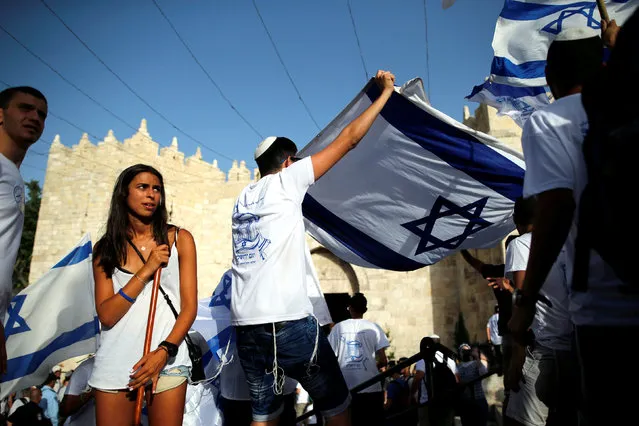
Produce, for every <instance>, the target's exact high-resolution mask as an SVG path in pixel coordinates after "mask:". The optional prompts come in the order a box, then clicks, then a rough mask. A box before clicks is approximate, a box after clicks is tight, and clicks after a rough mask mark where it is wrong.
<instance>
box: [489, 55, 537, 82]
mask: <svg viewBox="0 0 639 426" xmlns="http://www.w3.org/2000/svg"><path fill="white" fill-rule="evenodd" d="M490 73H491V74H494V75H499V76H502V77H516V78H541V77H544V78H545V77H546V61H529V62H524V63H522V64H519V65H517V64H514V63H513V62H511V61H510V60H509V59H507V58H503V57H501V56H495V57H494V58H493V63H492V65H491V66H490Z"/></svg>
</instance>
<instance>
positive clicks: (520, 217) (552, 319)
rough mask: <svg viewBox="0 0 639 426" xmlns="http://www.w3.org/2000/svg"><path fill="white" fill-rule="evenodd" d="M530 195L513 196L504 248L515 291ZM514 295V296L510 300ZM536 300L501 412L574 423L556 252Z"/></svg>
mask: <svg viewBox="0 0 639 426" xmlns="http://www.w3.org/2000/svg"><path fill="white" fill-rule="evenodd" d="M536 201H537V200H536V198H535V197H530V198H528V199H522V198H519V199H517V200H516V202H515V212H514V215H513V217H514V220H515V223H516V225H517V230H518V231H519V233H520V234H521V235H520V236H519V237H517V238H516V239H514V240H513V241H512V242H511V243H510V245H509V246H508V249H507V250H506V266H505V272H506V279H507V280H509V281H510V285H509V286H508V288H512V289H515V290H514V291H515V293H516V294H518V292H519V289H521V288H522V286H523V282H524V279H525V276H526V268H527V264H528V257H529V253H530V242H531V236H532V233H531V232H532V231H533V230H534V228H533V216H534V211H535V208H536ZM516 297H517V296H515V300H517V299H516ZM539 299H540V300H538V301H537V303H536V312H535V319H534V321H533V323H532V326H531V331H532V335H531V337H533V335H534V340H531V341H529V342H527V346H522V345H520V344H519V343H516V345H515V348H514V349H515V350H514V351H513V353H514V354H515V357H514V359H513V361H512V371H511V374H510V375H509V376H510V377H511V379H512V381H511V383H509V384H510V388H511V389H512V390H513V391H512V392H511V393H510V396H509V401H508V404H507V408H506V411H505V414H506V416H507V417H508V418H509V419H510V420H511V421H510V423H511V424H512V425H513V426H514V425H526V426H544V425H546V424H561V425H565V426H571V425H575V426H576V420H577V417H576V415H577V412H576V405H575V403H574V401H573V400H571V399H570V398H571V397H572V395H574V393H575V392H576V390H577V388H576V387H573V385H574V382H575V379H576V378H575V377H574V375H572V374H570V372H571V371H573V369H572V365H573V364H574V362H572V360H571V349H572V338H573V333H572V323H571V321H570V315H569V313H568V287H567V283H566V263H565V259H564V256H563V255H560V256H559V257H558V259H557V261H556V262H555V263H554V265H553V267H552V268H551V270H550V273H549V274H548V277H547V278H546V282H545V283H544V286H543V288H542V290H541V292H540V296H539Z"/></svg>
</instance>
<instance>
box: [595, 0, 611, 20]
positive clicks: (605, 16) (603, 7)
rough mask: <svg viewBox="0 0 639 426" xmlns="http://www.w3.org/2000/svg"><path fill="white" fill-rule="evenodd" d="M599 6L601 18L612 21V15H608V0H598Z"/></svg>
mask: <svg viewBox="0 0 639 426" xmlns="http://www.w3.org/2000/svg"><path fill="white" fill-rule="evenodd" d="M597 7H598V8H599V15H601V19H603V20H604V21H606V22H610V16H608V9H606V0H597Z"/></svg>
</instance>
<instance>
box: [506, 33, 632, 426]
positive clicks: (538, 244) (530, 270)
mask: <svg viewBox="0 0 639 426" xmlns="http://www.w3.org/2000/svg"><path fill="white" fill-rule="evenodd" d="M633 49H635V50H634V51H633V55H636V45H635V46H634V47H633ZM613 54H614V51H613ZM602 62H603V42H602V40H601V38H600V37H599V36H598V35H597V34H595V33H593V32H592V31H591V30H589V29H581V28H580V29H572V30H570V31H564V32H562V33H561V34H560V35H559V36H558V37H557V39H555V40H554V41H553V42H552V44H551V45H550V48H549V50H548V55H547V61H546V80H547V82H548V85H549V86H550V89H551V91H552V94H553V96H554V97H555V99H556V100H555V102H553V103H552V104H550V105H549V106H548V107H546V108H545V109H543V110H539V111H536V112H534V113H533V114H532V115H531V116H530V118H529V119H528V121H527V122H526V124H525V126H524V128H523V133H522V147H523V151H524V157H525V159H526V175H525V178H524V191H523V195H524V197H531V196H536V198H537V208H536V210H535V216H534V219H533V230H532V235H531V243H530V249H529V250H530V252H529V256H528V261H527V263H526V267H525V277H524V278H523V282H522V285H521V288H519V289H516V290H515V292H514V294H513V304H514V306H513V312H512V317H511V319H510V322H509V327H510V330H511V331H512V336H513V338H514V339H515V340H516V341H517V342H518V344H519V345H525V344H526V336H527V333H528V331H529V329H530V328H531V325H532V323H533V318H534V317H535V311H536V306H535V305H536V302H537V300H538V299H539V294H540V290H541V289H542V286H543V288H544V289H547V287H546V285H545V282H546V279H547V277H548V276H549V272H550V271H551V268H552V267H553V264H554V263H555V262H556V260H557V259H558V256H559V255H560V252H562V249H563V250H564V254H565V256H566V258H565V259H566V275H567V276H566V283H568V287H570V283H571V282H572V281H573V280H572V278H573V277H572V275H573V267H574V265H575V259H576V257H575V247H576V246H575V241H576V229H577V226H576V225H577V223H578V221H577V217H576V216H577V215H576V214H575V212H577V211H579V210H578V206H579V205H580V202H581V201H582V199H581V195H582V193H583V191H584V188H585V187H586V184H587V183H588V173H587V169H586V164H585V160H584V155H583V143H584V138H585V136H586V133H587V131H588V128H589V120H588V115H587V114H586V111H585V109H584V106H583V101H584V98H582V95H581V92H582V88H583V87H584V85H585V84H587V82H589V81H591V80H592V79H594V78H597V75H598V73H599V72H600V70H601V69H602ZM605 102H606V103H607V102H608V99H606V100H605ZM606 107H607V108H614V107H615V105H614V104H609V105H606ZM628 226H632V224H628ZM520 238H521V237H520ZM620 238H621V236H620ZM590 271H591V279H590V282H589V284H588V285H589V286H590V289H589V291H585V292H584V291H575V289H573V288H568V289H567V290H568V293H569V294H568V301H569V315H570V320H571V321H572V323H573V324H574V325H575V331H576V339H575V341H576V342H577V344H576V352H577V353H579V354H580V355H581V351H582V350H583V349H584V348H587V351H588V352H589V356H590V354H592V357H593V358H592V361H593V363H592V365H584V364H583V358H582V359H580V360H579V361H580V363H581V365H579V366H578V367H579V369H580V370H581V372H582V376H583V377H582V378H583V379H587V380H584V381H582V382H581V388H582V389H583V390H585V389H587V388H589V387H591V386H593V385H594V387H593V389H591V390H592V391H595V392H596V394H597V395H598V397H597V398H595V399H592V400H589V401H586V402H584V403H583V407H584V408H585V409H587V410H591V409H595V410H599V411H602V413H604V414H605V415H604V417H603V418H601V419H600V420H602V421H594V422H591V421H592V419H589V420H590V421H589V422H588V423H587V424H589V425H595V424H597V425H599V424H624V423H626V422H625V421H623V422H618V421H615V420H614V419H616V418H617V417H615V416H616V415H617V414H618V413H619V411H620V410H619V408H621V407H620V405H622V404H621V403H620V400H623V399H620V398H619V397H620V396H621V395H623V394H626V397H627V398H628V401H631V404H632V403H634V395H635V394H636V389H635V386H636V385H635V383H634V381H633V380H632V379H630V377H632V376H630V375H629V374H630V373H629V372H628V369H627V370H626V374H622V375H620V374H619V372H618V371H616V367H617V366H614V367H613V366H612V365H611V366H610V367H608V366H607V365H606V363H605V362H603V363H602V362H601V361H602V359H604V358H603V357H605V356H607V355H608V354H609V353H610V352H609V350H610V349H609V348H608V347H606V345H605V343H606V342H611V343H613V342H614V343H613V344H616V343H617V342H619V341H621V340H620V339H622V337H621V335H623V336H628V335H632V332H630V330H628V331H622V332H621V333H615V327H610V325H614V324H624V325H629V324H631V323H634V324H635V325H639V320H637V318H638V317H637V309H638V308H639V303H638V302H639V298H638V297H637V295H624V294H622V292H621V291H619V287H620V284H621V283H620V282H619V281H618V280H617V279H616V277H615V276H614V274H613V273H612V269H610V268H608V267H607V265H604V264H603V261H602V259H601V258H600V257H599V256H598V255H597V254H596V253H595V252H592V256H591V263H590ZM519 272H521V271H519ZM593 278H594V280H593ZM603 325H605V326H606V327H605V331H604V330H601V331H603V332H602V333H600V334H595V335H596V336H599V337H597V338H596V339H594V340H591V341H590V343H591V345H590V346H582V345H583V344H584V343H587V342H589V340H588V339H587V335H583V336H582V335H580V334H581V333H580V330H583V331H586V330H588V331H589V330H590V329H592V328H593V327H592V326H603ZM635 330H636V328H635ZM582 337H583V338H584V339H582ZM518 360H519V362H520V363H521V362H523V359H521V358H518ZM560 361H561V360H560V358H558V357H557V355H555V359H554V364H555V365H557V366H559V368H557V370H558V371H556V374H555V376H556V377H557V379H556V381H555V383H554V384H553V386H551V387H548V390H551V391H553V393H554V398H555V399H554V401H553V403H554V406H555V407H557V406H561V408H562V409H564V411H566V410H565V408H566V407H569V406H570V405H571V404H574V403H575V402H574V401H573V398H574V397H575V395H576V394H578V392H577V390H576V389H574V387H573V386H574V383H575V382H576V380H574V379H573V380H571V378H570V377H569V376H568V375H567V374H566V371H565V370H564V371H561V370H562V369H561V368H560V367H561V364H562V363H561V362H560ZM575 361H576V360H575V359H574V357H572V364H574V363H575ZM513 365H514V364H513ZM563 365H567V363H566V362H563ZM520 366H521V364H520ZM540 368H541V364H540ZM591 368H592V370H590V369H591ZM587 370H588V371H587ZM630 370H632V369H630ZM593 373H594V374H593ZM586 374H587V377H586ZM590 374H593V377H596V378H597V380H598V381H597V382H596V383H591V382H590V379H591V377H590ZM567 376H568V377H567ZM615 376H616V377H617V378H615ZM622 376H623V378H622ZM540 377H541V376H540ZM634 377H636V374H635V376H634ZM619 382H624V385H625V388H620V387H618V386H617V383H619ZM537 392H538V391H537ZM587 392H589V391H587ZM540 397H541V395H540ZM623 397H624V396H621V398H623ZM544 399H545V398H544ZM549 401H551V399H549ZM615 405H616V407H615ZM522 406H523V407H525V408H526V409H525V410H515V411H517V412H511V407H510V406H509V407H508V410H507V415H508V416H509V417H512V416H514V417H517V419H516V420H517V422H515V423H514V424H526V425H536V424H551V423H552V422H551V418H550V416H552V415H553V408H552V406H551V408H550V412H549V415H548V419H544V418H540V417H539V416H535V417H531V416H530V414H531V413H532V414H534V409H535V408H536V407H534V406H532V403H531V401H529V400H526V401H524V403H523V404H522ZM513 408H514V407H513ZM624 408H625V409H626V414H627V415H629V417H627V418H626V420H627V421H629V420H630V419H631V418H634V417H635V413H634V409H633V407H631V406H628V407H624ZM571 417H572V418H563V419H556V420H557V421H556V422H555V423H552V424H561V425H571V424H576V419H575V418H576V416H574V415H572V416H571ZM585 419H586V418H585V417H584V420H585ZM604 419H605V420H604ZM546 421H548V423H546ZM604 422H605V423H604ZM579 424H581V421H580V422H579ZM584 424H586V423H584Z"/></svg>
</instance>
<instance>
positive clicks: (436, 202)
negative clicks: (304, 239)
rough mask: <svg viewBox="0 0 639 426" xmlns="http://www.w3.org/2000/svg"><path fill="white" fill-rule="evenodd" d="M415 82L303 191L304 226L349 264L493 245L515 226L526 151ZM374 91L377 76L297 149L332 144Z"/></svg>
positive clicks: (429, 259)
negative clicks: (449, 112)
mask: <svg viewBox="0 0 639 426" xmlns="http://www.w3.org/2000/svg"><path fill="white" fill-rule="evenodd" d="M415 86H418V87H419V86H422V81H421V80H420V79H413V80H411V81H409V82H408V83H406V84H405V85H404V86H403V87H402V88H398V89H396V90H395V93H393V94H392V96H391V98H390V99H389V101H388V102H387V104H386V106H385V107H384V109H383V110H382V112H381V114H380V116H379V117H378V118H377V119H376V120H375V122H374V123H373V126H372V127H371V129H370V131H369V132H368V134H367V135H366V136H365V137H364V138H363V139H362V141H361V142H360V143H359V145H358V146H357V148H355V149H354V150H352V151H350V152H349V153H348V154H347V155H346V156H345V157H344V158H343V159H342V160H341V161H340V162H339V163H338V164H337V165H336V166H334V167H333V168H332V169H331V170H329V172H328V173H326V175H324V176H323V177H322V178H321V179H320V180H319V181H317V182H316V183H315V184H314V185H313V186H312V187H311V188H310V189H309V191H308V193H307V195H306V197H305V199H304V203H303V205H302V211H303V214H304V218H305V225H306V230H307V231H308V232H309V233H310V234H311V235H312V236H313V237H314V238H315V239H316V240H318V241H319V242H320V243H321V244H323V245H324V246H325V247H326V248H327V249H329V250H330V251H331V252H333V253H334V254H335V255H336V256H338V257H339V258H341V259H342V260H344V261H346V262H349V263H353V264H356V265H360V266H366V267H374V268H382V269H389V270H395V271H410V270H415V269H418V268H421V267H423V266H426V265H431V264H433V263H435V262H437V261H438V260H440V259H442V258H443V257H445V256H447V255H449V254H451V253H453V252H455V251H458V250H460V249H465V248H483V247H491V246H493V245H495V244H496V243H498V242H499V241H501V240H502V239H503V238H504V237H505V236H506V235H508V234H509V233H510V232H511V231H512V230H513V229H514V224H513V221H512V210H513V207H514V201H515V199H516V198H517V197H519V196H521V193H522V185H523V178H524V161H523V157H522V156H521V154H519V153H517V152H516V151H514V150H511V149H509V148H507V147H506V146H504V145H503V144H501V143H500V142H499V141H497V140H496V139H494V138H492V137H491V136H488V135H485V134H482V133H479V132H477V131H474V130H472V129H470V128H468V127H466V126H464V125H462V124H461V123H458V122H456V121H455V120H453V119H452V118H450V117H448V116H446V115H444V114H442V113H441V112H439V111H437V110H436V109H434V108H432V107H431V106H429V105H428V104H427V102H426V99H425V98H423V97H422V95H421V94H420V93H422V92H421V91H420V90H415ZM405 93H409V94H410V95H409V96H405V95H404V94H405ZM378 96H379V89H378V87H377V85H376V84H374V83H373V82H372V80H371V81H370V82H369V83H368V84H367V85H366V86H365V87H364V89H363V90H362V91H361V92H360V93H359V94H358V95H357V96H356V97H355V99H354V100H353V101H352V102H351V103H350V104H349V105H348V106H347V107H346V109H344V110H343V111H342V112H341V113H340V114H339V115H338V116H337V118H335V119H334V120H333V121H332V122H331V123H330V124H329V125H328V127H326V128H325V129H324V130H322V131H321V132H320V134H319V135H318V136H317V137H316V138H315V139H313V140H312V141H311V142H310V143H309V144H308V145H307V146H306V147H304V148H303V149H302V150H301V151H300V153H299V154H298V155H299V156H307V155H312V154H315V153H317V152H318V151H320V150H321V149H323V148H324V147H326V146H327V145H328V144H329V143H330V142H331V141H333V140H334V139H335V138H336V137H337V135H338V134H339V133H340V131H341V130H342V129H343V128H344V127H345V126H346V125H347V124H348V123H350V122H351V121H352V120H353V119H354V118H356V117H357V116H358V115H359V114H361V113H362V112H363V111H364V110H365V109H366V108H367V107H368V106H369V105H371V103H372V102H373V100H374V99H376V98H377V97H378Z"/></svg>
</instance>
